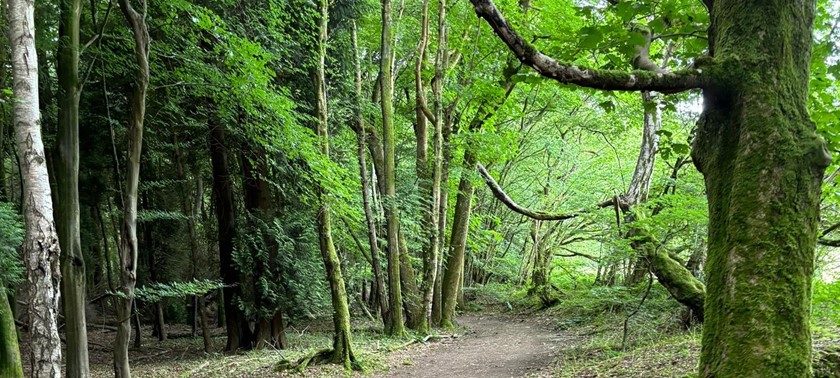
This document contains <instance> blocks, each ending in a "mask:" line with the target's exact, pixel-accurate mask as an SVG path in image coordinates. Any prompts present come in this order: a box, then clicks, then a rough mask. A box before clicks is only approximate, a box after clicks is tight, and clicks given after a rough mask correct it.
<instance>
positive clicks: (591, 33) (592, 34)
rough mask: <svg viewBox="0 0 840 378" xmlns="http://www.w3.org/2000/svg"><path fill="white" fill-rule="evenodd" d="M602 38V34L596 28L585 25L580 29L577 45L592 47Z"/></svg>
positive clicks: (584, 47) (586, 47) (585, 47)
mask: <svg viewBox="0 0 840 378" xmlns="http://www.w3.org/2000/svg"><path fill="white" fill-rule="evenodd" d="M602 40H604V35H603V33H601V31H600V30H598V28H595V27H592V26H587V27H585V28H583V29H580V43H579V46H580V47H581V48H583V49H594V48H596V47H598V44H599V43H601V41H602Z"/></svg>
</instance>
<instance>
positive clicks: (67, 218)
mask: <svg viewBox="0 0 840 378" xmlns="http://www.w3.org/2000/svg"><path fill="white" fill-rule="evenodd" d="M60 8H61V17H60V22H59V35H60V39H61V43H59V44H58V45H59V52H58V84H59V88H60V91H61V96H59V101H58V113H59V114H58V140H57V145H58V167H57V170H56V181H57V185H56V186H57V190H58V196H57V198H58V204H57V207H58V209H57V210H58V211H57V215H58V219H57V225H58V236H59V242H60V244H61V247H62V248H61V249H62V250H63V251H64V253H63V255H62V257H63V259H62V264H61V267H62V274H63V275H62V280H61V284H62V290H63V292H64V320H65V327H64V329H65V333H66V335H67V357H66V358H67V368H66V374H67V377H70V378H85V377H88V376H89V375H90V371H89V367H88V345H87V328H86V324H87V322H86V319H85V304H86V303H85V260H84V256H83V255H82V249H81V236H80V232H79V224H80V223H79V95H80V92H81V82H80V81H79V20H80V18H81V13H82V2H81V0H62V1H60Z"/></svg>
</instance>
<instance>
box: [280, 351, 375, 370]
mask: <svg viewBox="0 0 840 378" xmlns="http://www.w3.org/2000/svg"><path fill="white" fill-rule="evenodd" d="M335 356H336V353H335V350H334V349H321V350H313V351H312V352H309V353H307V354H306V355H305V356H303V357H301V358H300V359H298V360H297V361H290V360H285V359H284V360H282V361H280V362H279V363H277V366H276V367H275V371H284V370H294V371H295V372H298V373H302V372H303V371H304V370H306V368H307V367H309V366H310V365H318V364H323V363H330V362H334V363H337V364H342V363H343V361H337V360H336V358H335ZM350 367H351V369H352V370H355V371H362V370H364V369H363V367H362V365H361V363H359V362H358V361H356V359H355V358H353V357H352V356H351V357H350Z"/></svg>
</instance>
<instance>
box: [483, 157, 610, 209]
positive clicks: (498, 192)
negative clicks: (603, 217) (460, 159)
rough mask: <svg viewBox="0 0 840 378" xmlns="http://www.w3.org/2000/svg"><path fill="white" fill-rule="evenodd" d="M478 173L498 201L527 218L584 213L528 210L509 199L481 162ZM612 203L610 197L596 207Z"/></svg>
mask: <svg viewBox="0 0 840 378" xmlns="http://www.w3.org/2000/svg"><path fill="white" fill-rule="evenodd" d="M478 173H480V174H481V176H482V177H484V182H486V183H487V186H488V187H490V191H492V192H493V196H494V197H496V199H498V200H499V201H501V202H502V203H504V204H505V206H507V207H508V209H511V210H512V211H513V212H515V213H519V214H522V215H524V216H526V217H528V218H531V219H536V220H543V221H561V220H566V219H572V218H576V217H578V216H580V215H582V214H583V213H585V212H584V211H578V212H575V213H568V214H558V213H547V212H544V211H535V210H529V209H527V208H524V207H522V206H520V205H519V204H517V203H516V202H515V201H514V200H513V199H511V198H510V197H509V196H508V195H507V193H505V191H504V189H502V187H501V186H499V183H497V182H496V180H495V179H494V178H493V176H490V173H489V172H487V168H484V165H483V164H481V163H479V164H478ZM612 203H613V200H612V199H610V200H607V201H604V202H601V203H599V204H598V205H597V207H598V208H604V207H608V206H612Z"/></svg>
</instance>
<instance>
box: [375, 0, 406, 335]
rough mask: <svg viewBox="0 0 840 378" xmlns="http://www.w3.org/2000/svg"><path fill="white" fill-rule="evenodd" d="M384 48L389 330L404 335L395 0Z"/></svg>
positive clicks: (386, 1)
mask: <svg viewBox="0 0 840 378" xmlns="http://www.w3.org/2000/svg"><path fill="white" fill-rule="evenodd" d="M381 44H382V45H381V48H380V54H379V56H380V59H379V71H380V76H381V80H380V90H381V105H382V150H383V163H384V164H383V170H382V178H383V180H382V181H383V187H384V189H385V190H384V191H383V193H382V196H383V202H384V206H385V222H386V224H387V235H388V290H389V297H388V302H389V304H390V307H389V309H388V313H389V315H390V322H389V327H388V328H387V329H386V330H385V333H387V334H389V335H397V336H401V335H403V334H404V333H405V326H404V325H403V313H402V293H401V289H400V249H399V248H400V247H399V244H400V242H399V228H400V218H399V210H398V208H397V198H396V197H397V186H396V157H395V154H396V150H395V147H396V139H395V135H394V119H393V118H394V105H393V92H392V90H391V86H392V83H391V80H392V79H391V77H392V76H393V75H392V74H391V62H390V59H388V57H390V56H391V0H382V41H381Z"/></svg>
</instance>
